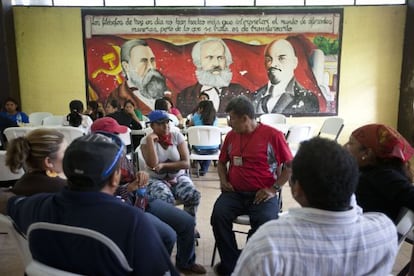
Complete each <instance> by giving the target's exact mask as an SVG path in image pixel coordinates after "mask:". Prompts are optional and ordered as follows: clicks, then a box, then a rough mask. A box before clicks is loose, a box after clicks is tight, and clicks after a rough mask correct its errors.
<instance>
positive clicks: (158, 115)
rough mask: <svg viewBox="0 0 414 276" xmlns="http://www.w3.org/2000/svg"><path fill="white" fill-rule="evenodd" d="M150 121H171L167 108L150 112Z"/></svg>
mask: <svg viewBox="0 0 414 276" xmlns="http://www.w3.org/2000/svg"><path fill="white" fill-rule="evenodd" d="M148 119H149V121H148V123H162V122H165V121H171V120H170V117H169V116H168V113H167V112H166V111H165V110H154V111H151V112H150V114H148Z"/></svg>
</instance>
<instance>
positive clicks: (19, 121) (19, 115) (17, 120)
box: [16, 113, 23, 126]
mask: <svg viewBox="0 0 414 276" xmlns="http://www.w3.org/2000/svg"><path fill="white" fill-rule="evenodd" d="M22 122H23V120H22V115H21V114H20V113H17V115H16V123H17V125H19V126H20V125H21V124H22Z"/></svg>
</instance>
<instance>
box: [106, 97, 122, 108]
mask: <svg viewBox="0 0 414 276" xmlns="http://www.w3.org/2000/svg"><path fill="white" fill-rule="evenodd" d="M106 105H110V106H112V108H117V109H119V108H120V106H119V102H118V100H117V99H111V100H110V101H108V102H107V103H106Z"/></svg>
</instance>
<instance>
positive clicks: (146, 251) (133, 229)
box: [7, 134, 178, 275]
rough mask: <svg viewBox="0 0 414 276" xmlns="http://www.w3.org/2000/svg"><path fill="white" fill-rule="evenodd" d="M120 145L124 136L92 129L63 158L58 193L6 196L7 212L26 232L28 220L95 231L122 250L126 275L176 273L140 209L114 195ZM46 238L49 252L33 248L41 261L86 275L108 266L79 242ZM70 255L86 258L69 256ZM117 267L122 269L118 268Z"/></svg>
mask: <svg viewBox="0 0 414 276" xmlns="http://www.w3.org/2000/svg"><path fill="white" fill-rule="evenodd" d="M124 150H125V147H124V146H123V145H122V141H121V140H120V139H119V138H118V137H116V136H112V138H109V137H108V136H104V135H100V134H91V135H86V136H82V137H80V138H77V139H75V140H74V141H73V142H72V143H71V144H70V145H69V147H68V148H67V149H66V151H65V156H64V159H63V170H64V172H65V175H66V176H67V178H68V188H65V189H63V190H62V191H61V192H59V193H52V194H49V193H48V194H43V193H42V194H37V195H34V196H31V197H23V198H22V197H12V198H11V199H9V201H8V205H7V214H8V215H9V216H10V217H11V218H12V219H13V220H14V221H15V223H16V225H17V227H18V228H19V229H20V230H22V231H23V232H24V233H26V231H27V228H28V227H29V225H30V224H32V223H34V222H38V221H48V222H52V223H59V224H65V225H70V226H77V227H84V228H89V229H91V230H95V231H98V232H100V233H102V234H104V235H105V236H107V237H108V238H109V239H111V240H112V241H113V242H115V244H117V245H118V247H119V248H120V249H121V251H122V252H123V253H124V255H125V256H126V259H127V261H128V263H129V265H130V266H131V267H132V268H133V272H132V273H130V274H129V275H165V274H168V273H171V274H172V275H178V273H177V272H176V270H175V268H174V266H173V264H172V263H171V260H170V256H169V255H168V253H167V251H166V250H165V248H164V247H163V246H162V243H161V240H160V238H159V235H158V234H157V232H156V231H155V229H154V226H153V225H152V224H151V223H150V222H149V221H148V219H147V218H146V216H144V213H143V212H142V211H140V210H138V209H137V208H134V207H132V206H129V205H127V204H125V203H124V202H122V200H120V199H118V198H116V197H114V196H113V193H114V192H115V190H116V189H117V188H118V183H119V179H120V168H119V162H120V158H121V156H122V155H123V153H124ZM149 237H150V238H149ZM45 242H47V243H48V254H47V255H46V254H42V255H41V254H38V255H36V252H39V251H42V252H44V251H43V250H41V249H40V248H36V247H32V248H31V251H32V252H34V254H33V257H34V258H35V259H37V260H39V261H41V262H43V263H45V264H50V263H51V262H53V266H55V267H57V268H60V269H64V270H69V271H72V272H75V273H80V274H84V275H103V274H104V272H107V269H108V267H107V266H106V263H105V262H103V261H102V259H94V258H98V256H97V254H93V253H92V252H91V251H90V250H88V249H89V248H84V247H82V248H80V247H79V245H78V246H77V244H76V243H73V242H71V240H70V239H69V240H68V243H67V244H61V245H59V247H58V246H56V244H54V243H53V241H52V240H48V241H45ZM42 245H44V244H42ZM80 246H82V245H80ZM62 248H64V249H62ZM63 250H64V251H63ZM71 257H73V258H74V259H76V260H84V262H70V261H69V259H71ZM69 263H72V265H71V267H67V266H68V264H69ZM74 263H76V265H73V264H74ZM123 272H124V273H125V271H123ZM117 273H118V274H122V272H121V271H117Z"/></svg>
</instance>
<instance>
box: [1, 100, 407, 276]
mask: <svg viewBox="0 0 414 276" xmlns="http://www.w3.org/2000/svg"><path fill="white" fill-rule="evenodd" d="M157 102H158V105H157ZM14 104H15V105H16V103H14ZM160 106H161V107H160ZM164 106H166V107H165V108H164ZM105 107H106V110H105V111H106V112H105V113H106V114H107V115H106V116H107V117H105V115H104V112H99V111H98V108H97V106H96V105H95V104H93V103H92V105H91V106H90V108H89V109H90V110H88V111H87V112H85V114H88V115H89V116H87V115H85V114H84V111H83V104H82V102H81V101H77V100H74V101H71V103H70V110H71V113H70V114H68V116H67V119H68V122H69V123H70V124H71V125H73V126H78V127H79V126H82V127H83V121H84V120H87V122H88V124H89V123H90V125H89V126H86V128H85V129H86V130H87V129H90V131H91V132H92V134H88V135H86V136H83V137H81V138H80V139H77V140H75V141H76V143H79V148H75V146H73V145H72V144H70V145H68V144H67V143H66V142H65V141H64V137H63V135H62V134H60V133H59V132H57V131H54V130H52V129H36V130H34V131H32V132H31V133H30V134H28V135H26V136H25V137H19V138H16V139H14V140H12V141H10V143H9V145H8V148H7V155H6V164H7V166H9V168H10V170H12V171H16V170H18V169H20V168H24V169H25V171H26V173H25V174H24V175H23V177H22V178H21V179H20V180H18V181H17V182H16V184H15V185H14V187H12V188H11V189H10V190H9V191H8V192H7V198H9V197H10V196H12V195H17V196H29V198H28V199H27V200H26V199H25V200H21V202H22V203H19V202H20V201H19V200H17V198H15V197H13V198H12V199H10V200H9V201H8V204H7V210H0V211H2V212H3V213H7V214H9V215H10V216H12V218H13V219H15V220H16V221H17V225H18V226H19V227H21V228H22V229H21V230H23V232H25V231H26V230H27V227H28V225H29V224H30V223H32V222H34V221H35V220H36V219H35V218H37V217H38V216H40V215H44V210H43V211H42V208H45V206H46V205H47V204H52V203H51V201H50V200H49V197H50V199H52V198H53V200H58V201H59V200H62V199H65V198H66V199H67V198H71V200H74V196H75V195H76V196H77V195H80V194H82V193H84V194H83V195H82V197H85V199H86V198H87V197H89V195H88V196H87V194H88V193H90V192H93V193H99V197H96V199H98V198H100V197H107V196H108V193H109V194H111V195H118V196H119V197H120V198H121V199H122V200H123V205H125V206H129V207H128V208H126V209H125V210H124V209H123V208H124V207H119V206H118V205H119V203H118V202H115V201H114V202H112V200H109V199H105V201H108V203H107V204H108V205H107V206H106V205H105V207H104V208H109V206H112V207H113V208H115V209H117V208H120V209H119V211H121V209H122V210H123V212H126V213H127V214H128V215H127V216H129V217H131V219H132V221H136V220H137V218H138V217H139V220H142V224H145V225H147V226H145V227H144V228H145V234H144V235H146V236H148V235H151V236H156V237H157V238H155V240H154V241H153V242H154V244H162V245H163V246H162V250H155V249H154V250H152V249H151V250H146V251H149V252H151V254H156V255H157V256H159V257H160V259H161V260H162V265H160V267H157V268H155V266H152V263H151V261H148V260H147V263H146V265H145V266H144V267H145V269H146V270H145V269H144V270H145V271H146V272H148V271H151V272H154V271H161V270H162V271H164V272H165V271H170V273H171V274H172V275H175V274H176V273H178V272H181V273H183V274H191V273H196V274H205V273H206V270H205V268H204V267H203V266H202V265H200V264H198V263H196V254H195V243H194V241H195V239H196V238H197V230H196V229H195V226H196V214H197V208H198V206H199V203H200V197H201V194H200V192H199V191H198V190H197V189H196V187H195V185H194V183H193V182H192V180H191V178H190V176H189V175H188V169H189V166H190V164H189V152H188V146H187V143H186V142H185V137H184V136H183V134H182V133H181V132H176V131H171V130H170V127H169V124H170V121H171V115H173V116H176V115H174V114H169V112H171V107H172V104H171V103H170V102H169V100H168V98H162V99H158V100H157V101H156V106H154V108H155V110H154V111H152V112H151V113H149V114H145V116H144V114H142V113H141V112H139V111H137V110H135V107H134V105H133V103H132V102H128V101H126V102H125V104H124V107H123V109H119V106H118V103H117V102H116V100H112V101H110V102H108V103H107V104H106V106H105ZM159 108H160V109H164V110H159ZM226 112H227V113H228V114H229V125H230V127H231V128H232V130H231V131H230V132H229V133H228V134H227V135H226V137H225V139H224V142H223V144H222V145H221V153H220V157H219V161H218V168H217V171H218V176H219V184H220V189H221V194H220V195H219V197H218V198H217V200H216V202H215V204H214V206H213V210H212V214H211V226H212V231H213V234H214V238H215V241H216V244H217V248H218V252H219V254H220V259H221V262H220V263H218V264H217V265H216V266H215V267H214V271H215V273H216V274H217V275H230V274H232V273H233V274H234V275H253V274H254V275H277V274H280V275H296V274H297V275H328V274H329V273H330V274H331V275H336V274H347V275H348V274H349V275H351V274H352V275H364V274H369V273H371V274H373V275H374V274H375V275H387V274H389V273H390V272H391V269H392V267H393V264H394V261H395V258H396V255H397V253H398V245H397V234H396V228H395V224H396V223H397V222H398V221H397V217H398V214H399V211H400V210H401V208H402V207H406V208H409V209H411V210H413V211H414V186H413V185H412V180H413V175H412V173H411V168H410V159H411V158H412V156H413V155H414V149H413V148H412V146H411V145H410V144H409V143H408V142H407V141H406V140H405V139H404V137H402V136H401V134H399V133H398V132H397V131H396V130H395V129H393V128H391V127H389V126H386V125H382V124H369V125H364V126H361V127H360V128H357V129H356V130H354V131H353V132H352V134H351V136H350V137H349V141H348V142H347V143H346V144H345V145H344V146H340V145H339V144H338V143H337V142H334V141H329V140H327V139H323V138H312V139H311V140H309V141H306V142H303V143H302V144H301V147H300V148H299V151H298V152H297V154H296V155H295V157H294V158H293V157H292V155H291V152H290V150H289V147H288V146H287V143H286V140H285V137H284V135H283V133H281V132H280V131H278V130H276V129H274V128H271V127H269V126H267V125H264V124H261V123H259V122H257V121H256V120H255V113H254V107H253V105H252V103H251V102H250V100H249V99H248V98H246V97H244V96H239V97H235V98H234V99H232V100H230V102H229V103H228V105H227V108H226ZM0 115H1V114H0ZM85 117H86V118H88V119H84V118H85ZM145 119H147V120H148V124H147V125H148V127H149V128H151V132H150V133H148V134H147V135H146V136H144V138H143V139H142V140H141V142H140V150H141V151H142V156H143V158H144V160H145V163H146V167H145V168H140V171H138V172H136V167H134V164H133V163H132V162H131V161H130V160H128V159H127V158H126V156H125V153H124V151H122V153H119V152H121V148H122V145H121V144H122V143H121V142H119V140H118V138H117V136H116V135H117V134H121V133H125V132H126V130H127V129H126V127H129V128H131V129H140V128H141V127H142V125H141V122H142V121H143V120H145ZM89 120H90V121H89ZM92 122H93V123H92ZM121 122H122V123H121ZM181 122H182V121H181ZM135 123H136V124H137V125H135ZM179 124H180V123H179ZM196 125H217V118H216V115H215V109H214V107H213V108H211V102H210V101H209V100H208V99H203V100H201V101H200V102H199V103H197V107H196V108H195V109H194V113H193V115H192V117H191V119H190V120H188V126H189V127H190V126H196ZM134 127H135V128H134ZM86 132H88V131H86ZM114 135H115V136H114ZM98 141H99V142H98ZM76 143H75V144H76ZM94 143H96V145H95V144H94ZM98 144H99V145H98ZM104 144H105V147H106V149H105V150H102V152H106V153H107V155H105V156H103V155H102V154H103V153H102V152H94V153H91V152H90V150H87V148H88V147H92V148H93V147H94V146H96V149H97V148H99V147H101V146H102V145H104ZM68 147H69V148H70V149H71V150H72V151H69V153H68V154H70V153H71V152H72V153H73V152H76V151H77V150H78V151H81V152H82V154H86V155H88V154H90V155H91V156H93V154H96V156H99V160H100V161H103V160H104V162H103V164H100V166H106V165H108V164H109V163H108V162H107V160H106V159H111V158H112V159H113V160H112V161H114V160H116V162H115V161H114V162H112V163H111V164H112V165H111V166H115V167H111V170H109V171H110V172H108V173H107V174H106V176H105V177H104V178H105V179H102V181H101V182H100V183H95V182H94V180H93V179H92V180H91V179H87V178H85V179H83V178H79V176H77V175H76V173H75V172H74V167H68V166H69V165H68V166H66V167H65V161H64V160H65V156H66V153H65V150H66V149H67V148H68ZM82 147H84V148H82ZM111 147H113V148H112V151H111V150H110V148H111ZM321 149H323V150H321ZM118 155H119V156H118ZM72 156H73V157H72V158H73V159H74V160H76V158H77V155H72ZM91 158H92V159H93V158H95V157H91ZM92 159H91V160H92ZM69 163H73V161H72V162H71V161H69V160H68V161H67V164H69ZM79 163H80V164H81V165H82V164H83V162H79ZM97 163H99V162H97ZM113 164H116V165H113ZM72 165H73V164H72ZM72 165H71V166H72ZM84 166H85V168H86V167H88V164H84ZM208 166H209V162H206V163H205V164H204V163H203V164H202V166H201V167H202V171H201V172H206V171H207V170H208ZM91 167H94V166H91ZM96 167H97V166H96ZM88 169H89V167H88ZM96 169H97V168H96ZM66 177H68V180H66ZM288 180H289V181H288ZM118 182H119V183H120V186H118V184H117V183H118ZM287 182H289V185H290V189H291V192H292V196H293V198H294V199H295V200H296V201H297V202H298V203H299V204H300V205H301V208H296V209H292V210H289V212H288V213H287V214H285V215H283V216H282V217H280V218H279V216H278V208H279V206H280V205H279V200H280V199H279V197H278V192H279V191H280V189H281V187H282V186H283V185H284V184H285V183H287ZM115 183H116V184H115ZM84 185H85V186H84ZM142 187H145V188H146V197H147V200H148V202H147V204H146V205H145V208H144V210H143V211H144V214H143V215H141V214H142V211H141V210H140V209H139V208H138V207H137V206H136V201H137V195H136V194H135V191H136V190H137V189H139V188H142ZM44 192H47V193H52V194H51V195H48V196H46V195H43V194H42V193H44ZM0 193H3V194H4V192H0ZM3 194H2V195H3ZM39 194H42V195H39ZM353 194H355V196H356V201H357V202H356V203H357V205H358V206H359V207H361V208H357V206H354V205H352V204H351V202H352V201H351V197H352V195H353ZM36 195H37V196H36ZM32 197H33V199H32ZM114 198H115V197H114ZM94 199H95V197H93V200H94ZM77 200H78V199H77ZM79 200H80V199H79ZM82 200H83V199H82ZM88 200H92V197H90V198H89V199H88ZM99 200H102V198H100V199H99ZM114 200H115V199H114ZM41 201H44V202H45V203H43V204H40V202H41ZM178 201H179V202H181V203H183V204H184V211H183V210H181V209H179V208H177V207H176V206H175V203H176V202H178ZM75 202H76V203H79V202H81V201H79V202H77V201H76V200H75ZM3 203H4V202H3ZM82 204H83V203H81V205H82ZM52 205H53V204H52ZM115 206H118V207H115ZM3 207H4V206H3ZM49 207H50V206H49ZM66 207H68V206H60V208H66ZM112 207H111V208H112ZM20 208H22V209H21V210H20ZM27 208H31V209H30V210H31V211H30V212H28V211H27V210H28V209H27ZM0 209H2V207H1V204H0ZM86 209H87V208H86ZM23 210H25V212H27V214H26V215H21V212H23ZM117 210H118V209H117ZM132 210H134V212H136V213H137V214H138V215H136V214H132V213H133V211H132ZM361 210H362V212H361ZM37 211H39V213H36V212H37ZM89 211H90V212H91V214H92V213H93V211H92V210H87V212H89ZM373 212H375V213H373ZM381 213H382V214H381ZM242 214H248V215H249V217H250V225H251V230H250V232H249V235H248V240H247V243H246V246H245V247H244V249H243V250H240V249H238V247H237V243H236V240H235V236H234V233H233V231H232V227H233V226H232V224H233V220H234V219H235V218H236V217H237V216H239V215H242ZM54 216H56V217H55V218H57V216H58V215H57V214H55V215H54ZM144 217H145V218H144ZM66 219H67V218H64V220H66ZM79 223H85V224H86V225H87V223H86V222H84V221H82V222H79ZM95 223H97V224H101V226H99V225H97V224H96V225H94V226H93V227H95V228H96V229H98V231H99V230H101V231H102V229H103V228H105V227H110V226H109V225H107V224H106V223H104V222H103V221H99V218H95V217H94V222H93V223H92V224H95ZM86 225H85V226H86ZM101 227H102V228H101ZM122 227H126V228H125V229H128V226H122ZM140 227H141V224H140ZM299 230H300V231H299ZM125 231H137V230H134V229H129V230H125ZM338 235H339V237H338ZM318 237H324V240H319V238H318ZM111 238H113V239H114V240H115V241H117V240H118V238H117V235H116V234H114V236H111ZM134 240H136V238H134ZM139 240H140V242H141V239H139ZM288 240H294V241H295V244H300V245H301V246H292V245H291V244H289V243H287V242H286V241H288ZM327 240H329V241H330V242H329V246H328V245H326V241H327ZM361 240H364V241H373V240H376V241H380V242H376V243H374V242H368V243H366V244H364V246H362V247H356V246H354V245H356V244H361ZM118 241H119V240H118ZM136 242H137V241H136ZM175 243H176V244H177V255H176V260H175V266H174V265H172V264H171V262H170V260H169V258H168V256H171V252H172V249H173V246H174V244H175ZM119 246H120V247H121V248H122V247H125V245H123V244H122V243H121V244H120V245H119ZM326 246H328V247H329V248H328V247H326ZM264 248H266V250H264ZM328 249H329V253H326V252H328V251H327V250H328ZM128 250H130V249H128ZM128 250H126V252H129V253H128V254H130V253H131V252H130V251H128ZM134 250H135V249H134ZM345 251H346V252H348V253H347V254H342V253H341V252H345ZM286 252H289V254H287V255H286V254H285V253H286ZM307 252H313V253H312V254H308V253H307ZM374 253H375V254H374ZM128 258H130V259H129V261H131V263H132V264H134V265H136V266H138V265H139V266H140V265H141V262H142V261H143V260H133V258H132V257H131V256H130V257H128ZM338 259H340V261H338ZM361 259H364V260H369V261H366V262H367V263H369V265H365V266H364V265H354V266H352V265H347V266H345V265H344V264H349V263H358V260H361ZM322 260H323V261H322ZM384 260H386V261H384ZM134 269H135V267H134ZM328 269H329V271H330V272H329V273H328V272H327V270H328ZM137 271H141V272H142V271H143V270H141V268H140V269H138V268H137ZM177 271H178V272H177ZM154 273H155V274H154V275H158V274H157V273H158V272H154Z"/></svg>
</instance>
